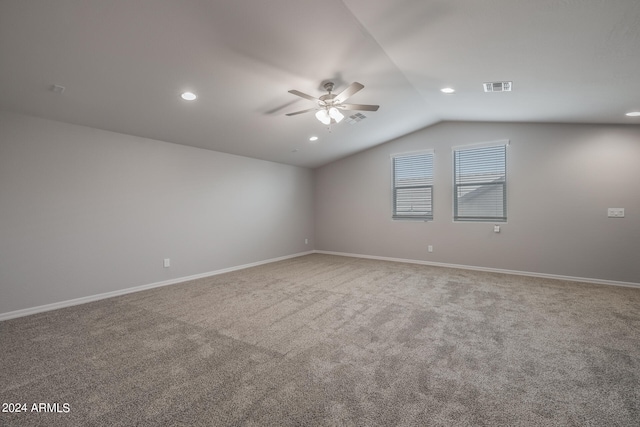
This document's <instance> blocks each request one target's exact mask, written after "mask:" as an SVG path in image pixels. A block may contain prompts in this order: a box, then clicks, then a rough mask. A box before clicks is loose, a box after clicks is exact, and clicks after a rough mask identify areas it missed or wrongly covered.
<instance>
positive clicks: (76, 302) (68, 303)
mask: <svg viewBox="0 0 640 427" xmlns="http://www.w3.org/2000/svg"><path fill="white" fill-rule="evenodd" d="M312 253H313V251H308V252H299V253H296V254H293V255H286V256H282V257H278V258H271V259H267V260H264V261H258V262H252V263H250V264H243V265H237V266H235V267H229V268H223V269H221V270H215V271H209V272H207V273H201V274H194V275H193V276H187V277H179V278H176V279H171V280H164V281H162V282H156V283H150V284H148V285H141V286H135V287H133V288H126V289H120V290H117V291H112V292H105V293H102V294H97V295H90V296H86V297H82V298H76V299H72V300H67V301H60V302H55V303H52V304H46V305H40V306H37V307H31V308H25V309H22V310H15V311H9V312H7V313H0V322H1V321H3V320H9V319H15V318H16V317H24V316H29V315H31V314H36V313H42V312H45V311H51V310H57V309H59V308H65V307H71V306H73V305H79V304H85V303H88V302H93V301H98V300H101V299H106V298H113V297H117V296H120V295H126V294H130V293H133V292H140V291H145V290H147V289H153V288H159V287H161V286H168V285H175V284H177V283H183V282H188V281H190V280H196V279H202V278H204V277H210V276H217V275H218V274H224V273H230V272H232V271H236V270H243V269H245V268H250V267H256V266H258V265H262V264H269V263H272V262H277V261H283V260H285V259H290V258H296V257H299V256H304V255H309V254H312Z"/></svg>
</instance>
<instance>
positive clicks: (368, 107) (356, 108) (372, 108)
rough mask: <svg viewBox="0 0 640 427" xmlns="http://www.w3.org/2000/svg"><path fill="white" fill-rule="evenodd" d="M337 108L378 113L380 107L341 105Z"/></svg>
mask: <svg viewBox="0 0 640 427" xmlns="http://www.w3.org/2000/svg"><path fill="white" fill-rule="evenodd" d="M336 107H338V108H340V109H342V110H361V111H378V108H380V106H379V105H365V104H340V105H336Z"/></svg>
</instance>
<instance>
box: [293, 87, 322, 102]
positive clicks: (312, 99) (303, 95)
mask: <svg viewBox="0 0 640 427" xmlns="http://www.w3.org/2000/svg"><path fill="white" fill-rule="evenodd" d="M289 93H292V94H294V95H298V96H299V97H301V98H304V99H308V100H309V101H317V100H318V98H314V97H313V96H311V95H307V94H306V93H302V92H300V91H299V90H295V89H294V90H290V91H289Z"/></svg>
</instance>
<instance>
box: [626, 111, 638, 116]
mask: <svg viewBox="0 0 640 427" xmlns="http://www.w3.org/2000/svg"><path fill="white" fill-rule="evenodd" d="M626 115H627V116H629V117H640V111H630V112H628V113H627V114H626Z"/></svg>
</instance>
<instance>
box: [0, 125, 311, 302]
mask: <svg viewBox="0 0 640 427" xmlns="http://www.w3.org/2000/svg"><path fill="white" fill-rule="evenodd" d="M211 137H212V138H215V135H212V136H211ZM313 215H314V212H313V172H312V171H311V170H308V169H303V168H297V167H292V166H286V165H282V164H277V163H271V162H265V161H260V160H254V159H249V158H245V157H239V156H233V155H227V154H222V153H216V152H212V151H207V150H201V149H197V148H191V147H186V146H181V145H176V144H170V143H165V142H161V141H153V140H149V139H144V138H137V137H133V136H127V135H122V134H116V133H112V132H106V131H101V130H97V129H91V128H86V127H80V126H74V125H69V124H64V123H59V122H54V121H47V120H41V119H37V118H32V117H27V116H20V115H13V114H5V113H2V114H0V314H1V313H7V312H10V311H14V310H20V309H25V308H32V307H37V306H41V305H45V304H50V303H55V302H60V301H66V300H70V299H75V298H80V297H86V296H91V295H96V294H101V293H105V292H110V291H118V290H122V289H126V288H131V287H135V286H140V285H147V284H151V283H156V282H161V281H166V280H171V279H174V278H180V277H185V276H190V275H194V274H202V273H206V272H210V271H215V270H219V269H223V268H229V267H233V266H239V265H243V264H247V263H253V262H258V261H262V260H267V259H272V258H276V257H281V256H286V255H291V254H295V253H300V252H304V251H309V250H311V249H312V248H313V227H314V224H313V221H314V218H313ZM305 238H309V244H308V245H305V243H304V239H305ZM164 258H170V259H171V267H170V268H168V269H165V268H163V265H162V261H163V259H164Z"/></svg>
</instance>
